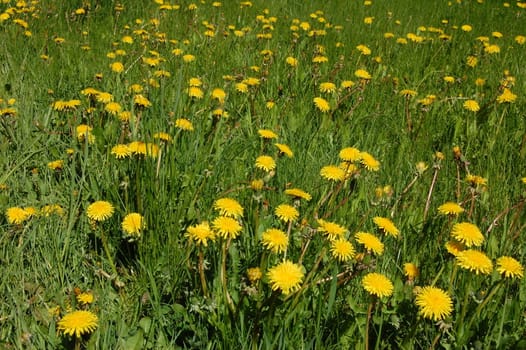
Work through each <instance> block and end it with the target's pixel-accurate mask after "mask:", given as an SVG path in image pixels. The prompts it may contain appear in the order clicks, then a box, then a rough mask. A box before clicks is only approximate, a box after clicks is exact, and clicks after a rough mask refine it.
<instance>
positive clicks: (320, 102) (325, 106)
mask: <svg viewBox="0 0 526 350" xmlns="http://www.w3.org/2000/svg"><path fill="white" fill-rule="evenodd" d="M313 101H314V105H315V106H316V108H318V109H319V110H320V111H321V112H323V113H327V112H328V111H330V110H331V105H330V104H329V102H328V101H327V100H326V99H324V98H322V97H314V100H313Z"/></svg>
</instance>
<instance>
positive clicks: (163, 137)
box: [153, 132, 172, 142]
mask: <svg viewBox="0 0 526 350" xmlns="http://www.w3.org/2000/svg"><path fill="white" fill-rule="evenodd" d="M153 138H154V139H156V140H160V141H162V142H171V141H172V136H170V134H168V133H166V132H156V133H155V134H153Z"/></svg>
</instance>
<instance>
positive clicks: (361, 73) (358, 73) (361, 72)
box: [354, 69, 372, 80]
mask: <svg viewBox="0 0 526 350" xmlns="http://www.w3.org/2000/svg"><path fill="white" fill-rule="evenodd" d="M354 75H355V76H356V77H357V78H360V79H363V80H370V79H371V78H372V77H371V74H369V72H368V71H366V70H365V69H358V70H357V71H355V72H354Z"/></svg>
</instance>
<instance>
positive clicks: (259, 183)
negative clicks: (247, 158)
mask: <svg viewBox="0 0 526 350" xmlns="http://www.w3.org/2000/svg"><path fill="white" fill-rule="evenodd" d="M264 184H265V182H264V181H263V180H261V179H256V180H252V181H251V182H250V188H251V189H253V190H254V191H261V190H262V189H263V185H264Z"/></svg>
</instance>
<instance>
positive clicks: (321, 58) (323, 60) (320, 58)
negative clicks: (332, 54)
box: [312, 56, 329, 63]
mask: <svg viewBox="0 0 526 350" xmlns="http://www.w3.org/2000/svg"><path fill="white" fill-rule="evenodd" d="M326 62H329V59H328V58H327V57H325V56H314V57H313V58H312V63H326Z"/></svg>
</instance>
